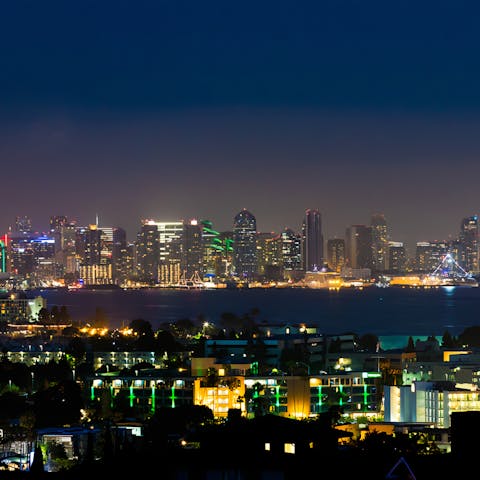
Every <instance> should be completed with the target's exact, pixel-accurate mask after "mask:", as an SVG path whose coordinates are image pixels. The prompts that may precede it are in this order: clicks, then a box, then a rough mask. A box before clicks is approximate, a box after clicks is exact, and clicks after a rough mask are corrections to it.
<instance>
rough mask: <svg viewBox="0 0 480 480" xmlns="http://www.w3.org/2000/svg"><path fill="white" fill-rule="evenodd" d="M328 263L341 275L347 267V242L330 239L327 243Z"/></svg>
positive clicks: (341, 239)
mask: <svg viewBox="0 0 480 480" xmlns="http://www.w3.org/2000/svg"><path fill="white" fill-rule="evenodd" d="M327 263H328V266H329V268H331V269H332V270H333V271H334V272H337V273H340V272H341V271H342V270H343V269H344V267H345V240H344V239H343V238H330V239H329V240H328V241H327Z"/></svg>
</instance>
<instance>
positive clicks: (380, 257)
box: [370, 213, 389, 274]
mask: <svg viewBox="0 0 480 480" xmlns="http://www.w3.org/2000/svg"><path fill="white" fill-rule="evenodd" d="M370 226H371V231H372V270H373V272H374V274H375V273H382V272H385V271H386V270H387V269H388V240H389V238H388V237H389V235H388V229H387V221H386V220H385V215H383V214H382V213H376V214H374V215H372V219H371V223H370Z"/></svg>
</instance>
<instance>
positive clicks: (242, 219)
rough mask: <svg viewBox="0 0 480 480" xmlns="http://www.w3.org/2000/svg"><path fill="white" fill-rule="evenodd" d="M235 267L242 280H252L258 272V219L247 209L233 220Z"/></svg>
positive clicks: (236, 273) (237, 275) (236, 274)
mask: <svg viewBox="0 0 480 480" xmlns="http://www.w3.org/2000/svg"><path fill="white" fill-rule="evenodd" d="M233 268H234V273H235V276H236V277H238V279H239V280H240V281H242V282H244V281H246V282H248V281H252V280H254V279H255V278H256V276H257V274H258V262H257V220H256V218H255V217H254V216H253V215H252V214H251V213H250V212H249V211H248V210H246V209H243V210H242V211H241V212H239V213H238V214H237V215H236V216H235V218H234V221H233Z"/></svg>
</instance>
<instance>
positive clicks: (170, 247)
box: [154, 221, 184, 286]
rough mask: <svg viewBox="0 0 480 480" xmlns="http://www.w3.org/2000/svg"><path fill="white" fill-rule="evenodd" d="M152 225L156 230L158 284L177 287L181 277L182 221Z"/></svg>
mask: <svg viewBox="0 0 480 480" xmlns="http://www.w3.org/2000/svg"><path fill="white" fill-rule="evenodd" d="M154 224H155V225H156V226H157V229H158V283H159V284H161V285H165V286H168V285H177V284H179V283H180V280H181V277H182V271H181V263H182V244H183V233H184V224H183V221H178V222H154Z"/></svg>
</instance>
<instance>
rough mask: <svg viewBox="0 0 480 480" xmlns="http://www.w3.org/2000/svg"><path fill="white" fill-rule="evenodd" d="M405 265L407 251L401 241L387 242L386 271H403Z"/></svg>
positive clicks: (394, 272) (398, 272)
mask: <svg viewBox="0 0 480 480" xmlns="http://www.w3.org/2000/svg"><path fill="white" fill-rule="evenodd" d="M406 267H407V253H406V251H405V246H404V245H403V242H388V271H389V273H393V274H400V273H404V272H405V270H406Z"/></svg>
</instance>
